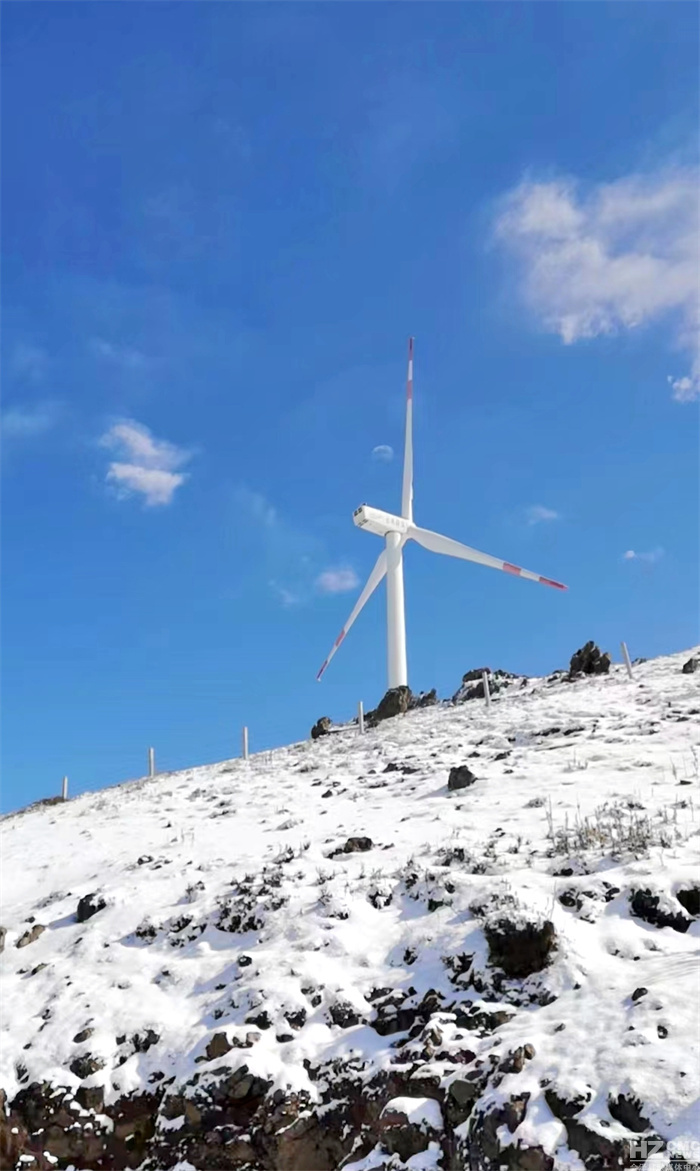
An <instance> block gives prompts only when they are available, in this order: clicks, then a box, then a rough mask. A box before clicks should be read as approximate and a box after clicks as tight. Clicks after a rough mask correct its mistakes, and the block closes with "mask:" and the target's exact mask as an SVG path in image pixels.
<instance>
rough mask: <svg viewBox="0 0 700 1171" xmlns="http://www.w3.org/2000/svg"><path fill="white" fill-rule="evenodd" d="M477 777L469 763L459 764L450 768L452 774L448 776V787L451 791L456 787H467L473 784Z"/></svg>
mask: <svg viewBox="0 0 700 1171" xmlns="http://www.w3.org/2000/svg"><path fill="white" fill-rule="evenodd" d="M475 781H476V777H475V775H474V773H473V772H472V770H471V769H470V768H469V765H467V764H458V765H455V767H454V768H451V769H450V775H449V776H448V778H447V788H448V789H449V790H450V792H454V791H455V790H456V789H466V788H468V787H469V785H473V784H474V783H475Z"/></svg>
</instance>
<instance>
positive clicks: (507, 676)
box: [452, 667, 524, 703]
mask: <svg viewBox="0 0 700 1171" xmlns="http://www.w3.org/2000/svg"><path fill="white" fill-rule="evenodd" d="M484 675H487V676H488V683H489V694H490V695H497V694H498V692H499V691H503V689H504V688H506V687H510V686H512V684H513V683H515V682H516V680H518V679H523V678H524V676H521V675H513V674H512V673H511V672H510V671H501V670H497V671H492V670H491V668H490V667H475V668H474V669H473V670H471V671H467V673H466V675H463V676H462V682H461V684H460V686H459V688H458V689H457V691H455V693H454V695H453V696H452V702H453V703H465V702H466V701H467V700H469V699H484V680H483V676H484Z"/></svg>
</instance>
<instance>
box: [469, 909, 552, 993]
mask: <svg viewBox="0 0 700 1171" xmlns="http://www.w3.org/2000/svg"><path fill="white" fill-rule="evenodd" d="M484 934H485V936H486V942H487V943H488V947H489V960H490V962H491V963H492V964H493V965H495V966H496V967H498V968H501V969H502V971H503V972H505V974H506V976H509V977H510V978H511V979H524V977H526V976H530V975H532V973H533V972H541V971H542V969H543V968H545V967H546V966H547V964H548V963H549V960H550V958H551V955H552V952H553V950H554V948H555V946H556V942H557V936H556V932H555V930H554V924H553V923H551V922H550V921H549V920H547V921H546V922H544V923H526V924H525V925H524V926H520V925H519V924H516V923H514V922H512V920H510V919H508V918H507V917H506V916H504V917H503V918H502V919H499V920H498V921H497V922H495V923H487V924H486V926H485V927H484Z"/></svg>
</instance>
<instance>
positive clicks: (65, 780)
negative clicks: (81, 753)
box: [61, 777, 68, 801]
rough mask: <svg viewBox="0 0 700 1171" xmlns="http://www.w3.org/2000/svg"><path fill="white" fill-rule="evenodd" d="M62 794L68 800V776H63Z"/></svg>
mask: <svg viewBox="0 0 700 1171" xmlns="http://www.w3.org/2000/svg"><path fill="white" fill-rule="evenodd" d="M61 796H62V798H63V800H64V801H67V800H68V777H64V778H63V784H62V785H61Z"/></svg>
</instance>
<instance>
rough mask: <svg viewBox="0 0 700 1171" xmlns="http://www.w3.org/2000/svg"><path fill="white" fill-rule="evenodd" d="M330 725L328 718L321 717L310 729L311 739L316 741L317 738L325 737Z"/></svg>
mask: <svg viewBox="0 0 700 1171" xmlns="http://www.w3.org/2000/svg"><path fill="white" fill-rule="evenodd" d="M331 723H332V721H331V718H330V716H321V718H320V720H316V723H315V724H314V726H313V728H312V729H311V739H312V740H318V738H319V736H327V735H328V733H329V732H330V730H331Z"/></svg>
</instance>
